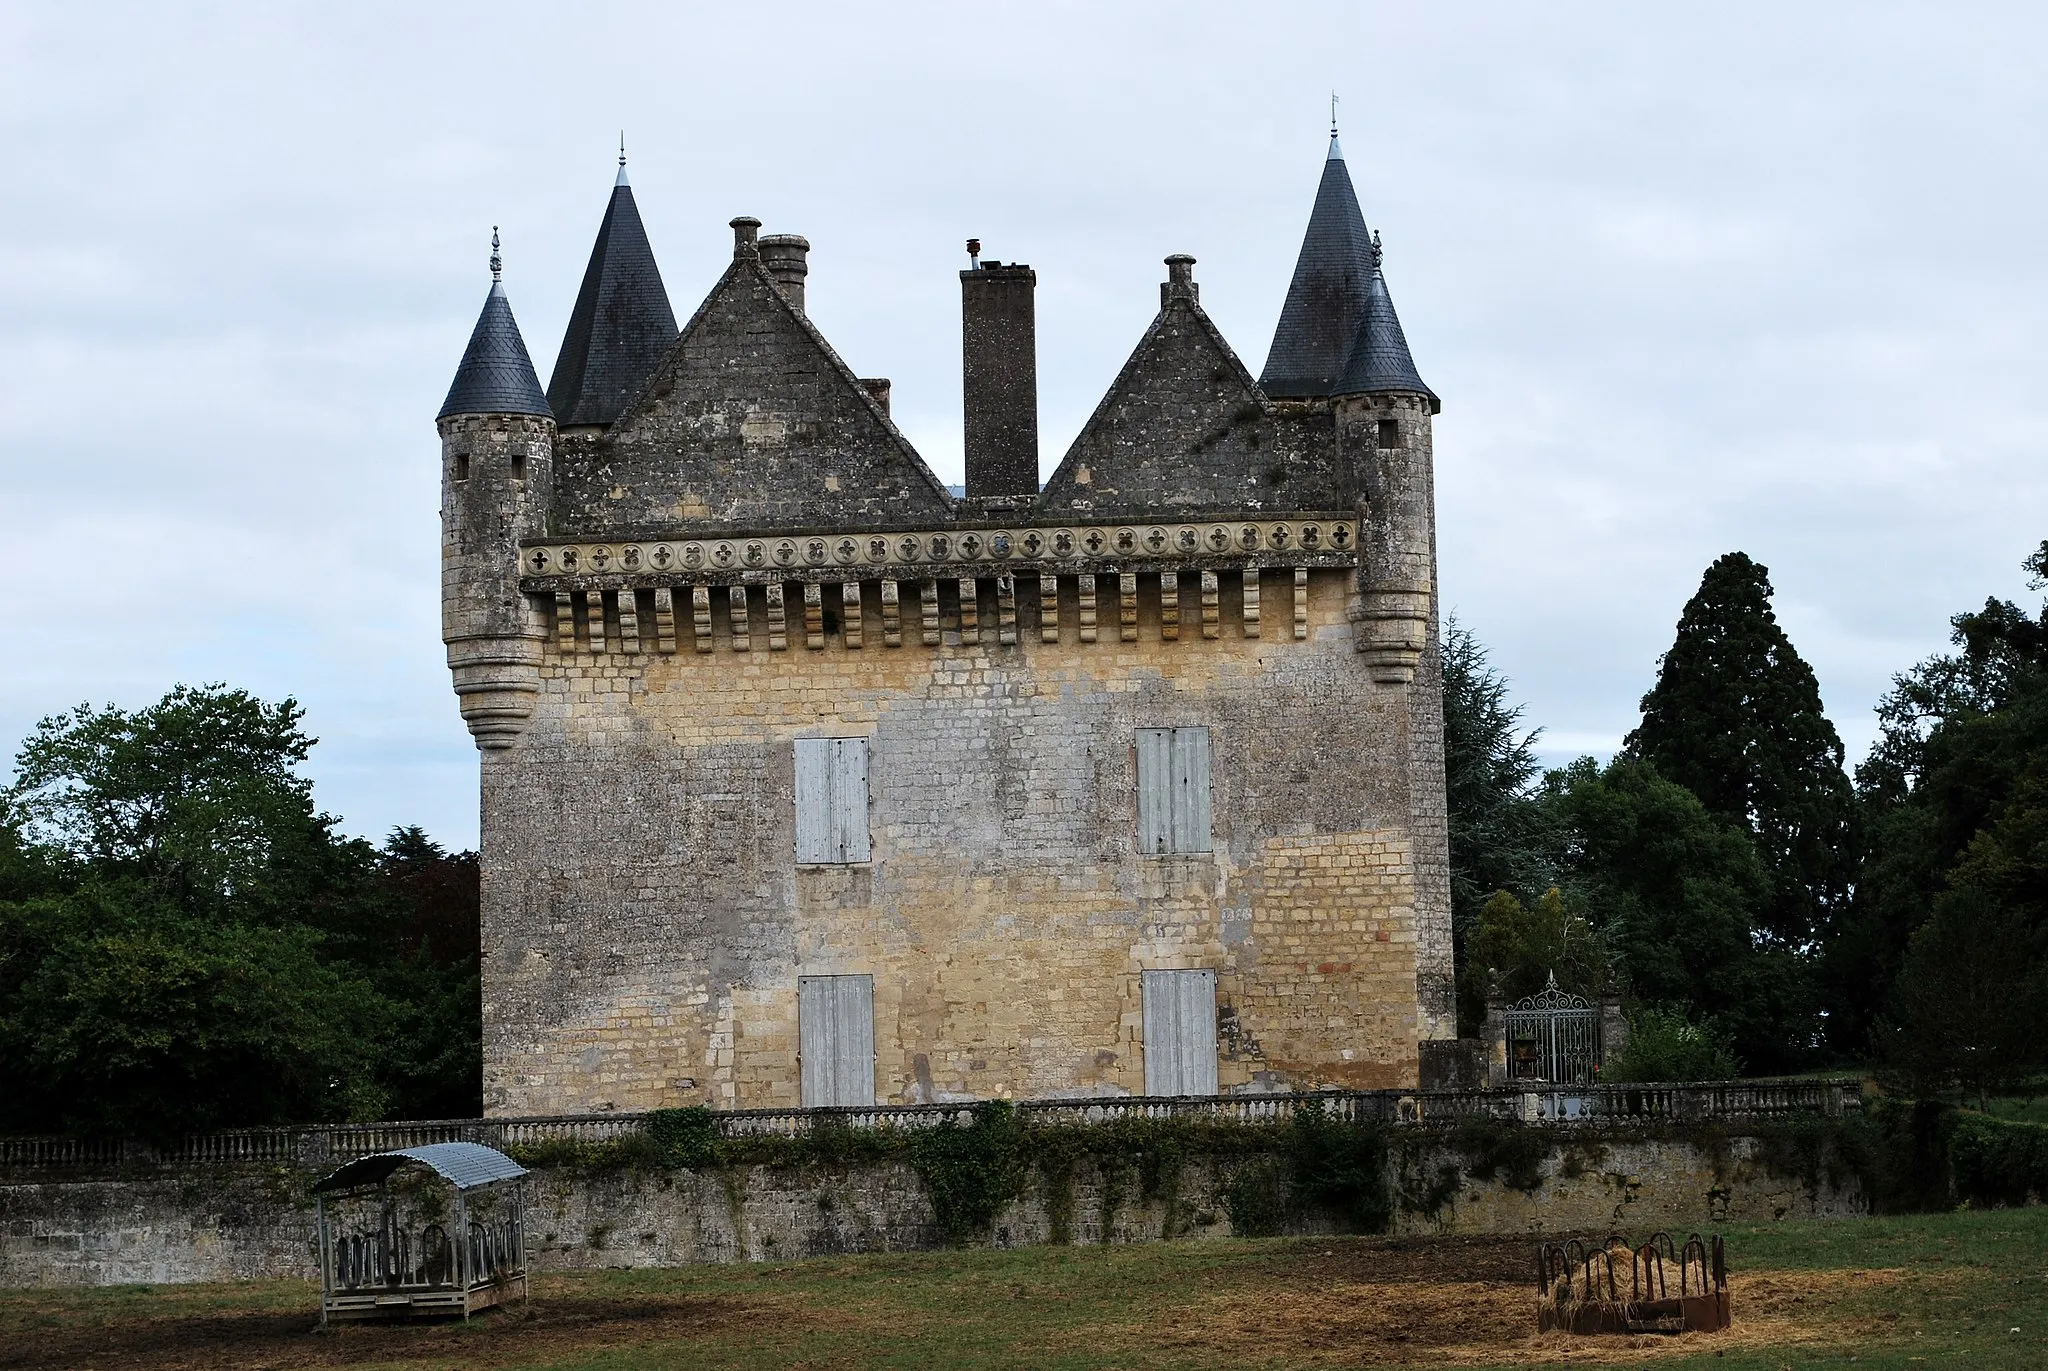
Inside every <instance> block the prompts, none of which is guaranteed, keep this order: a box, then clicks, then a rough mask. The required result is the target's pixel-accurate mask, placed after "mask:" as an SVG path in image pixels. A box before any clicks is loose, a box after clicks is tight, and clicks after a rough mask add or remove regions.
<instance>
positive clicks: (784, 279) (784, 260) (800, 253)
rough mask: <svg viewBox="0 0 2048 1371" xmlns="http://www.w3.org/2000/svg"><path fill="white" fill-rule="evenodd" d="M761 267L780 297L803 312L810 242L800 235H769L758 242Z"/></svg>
mask: <svg viewBox="0 0 2048 1371" xmlns="http://www.w3.org/2000/svg"><path fill="white" fill-rule="evenodd" d="M760 248H761V265H762V266H763V267H765V268H767V271H768V274H769V275H770V276H772V277H774V278H775V284H776V285H778V286H780V287H781V288H782V294H783V298H784V299H786V300H788V301H789V303H790V304H792V305H794V306H795V307H796V312H797V313H798V314H802V313H803V312H804V277H805V276H807V275H809V274H810V270H811V267H810V260H809V259H810V251H811V240H810V239H808V238H806V237H804V236H803V235H802V234H800V233H771V234H769V235H768V236H767V237H766V238H763V239H762V240H761V242H760Z"/></svg>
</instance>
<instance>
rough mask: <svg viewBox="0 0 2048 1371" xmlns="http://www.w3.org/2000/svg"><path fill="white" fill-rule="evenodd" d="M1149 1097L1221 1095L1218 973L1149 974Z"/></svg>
mask: <svg viewBox="0 0 2048 1371" xmlns="http://www.w3.org/2000/svg"><path fill="white" fill-rule="evenodd" d="M1144 1031H1145V1093H1146V1094H1147V1095H1213V1094H1215V1093H1216V973H1215V972H1213V971H1147V972H1146V973H1145V1024H1144Z"/></svg>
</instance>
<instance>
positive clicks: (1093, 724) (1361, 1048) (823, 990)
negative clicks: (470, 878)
mask: <svg viewBox="0 0 2048 1371" xmlns="http://www.w3.org/2000/svg"><path fill="white" fill-rule="evenodd" d="M758 229H759V225H758V223H757V222H756V221H754V220H752V219H746V218H742V219H736V220H734V221H733V230H734V243H733V257H732V262H731V265H730V266H729V267H728V268H727V269H726V270H725V272H724V274H723V275H722V276H721V277H720V278H719V279H718V281H717V283H716V284H715V285H714V286H712V288H711V291H710V293H709V295H707V296H706V297H705V299H704V302H703V303H702V304H701V305H700V306H699V307H698V308H697V311H696V313H695V314H694V315H693V316H692V317H691V318H690V319H689V321H688V322H687V323H686V324H685V325H684V326H683V327H682V328H681V330H680V332H679V331H678V330H677V328H676V323H675V317H674V315H673V313H672V311H671V309H670V306H669V302H668V298H667V295H666V292H665V289H664V287H663V284H662V280H661V276H660V273H659V271H658V270H657V268H656V266H655V261H654V256H653V253H652V252H651V250H650V249H649V247H648V243H647V237H646V234H645V232H644V230H643V229H642V226H641V222H640V218H639V214H638V211H637V209H636V207H635V205H634V201H633V195H632V190H631V188H630V187H629V185H628V184H627V181H626V177H625V171H624V166H623V159H622V161H621V169H620V173H619V179H618V184H617V186H616V188H615V189H614V191H613V195H612V200H611V203H610V206H609V208H608V209H607V211H606V213H605V218H604V221H603V225H602V227H601V229H600V231H599V235H598V241H597V245H596V247H595V249H594V250H593V252H592V254H591V259H590V265H589V268H588V271H587V273H586V275H585V277H584V281H583V287H582V291H581V292H580V294H579V295H578V297H577V301H576V306H575V310H574V313H573V315H572V317H571V319H570V323H569V327H568V330H567V336H566V337H565V339H564V341H563V346H562V351H561V355H560V356H559V357H558V359H557V361H556V365H555V372H554V378H553V383H552V384H551V385H550V386H549V388H548V389H547V390H546V391H545V392H543V391H542V389H541V387H540V384H539V380H538V378H537V376H536V375H535V373H534V370H533V366H532V363H531V362H530V361H529V360H528V355H527V352H526V348H525V345H524V343H523V342H522V340H521V338H520V335H519V331H518V328H517V326H516V324H515V323H514V322H513V319H512V314H511V309H510V306H509V304H508V302H507V299H506V296H505V292H504V288H503V285H502V284H501V283H500V282H499V280H498V277H499V268H498V262H497V259H496V256H495V249H494V255H493V260H492V276H493V284H492V286H491V292H490V295H489V297H488V299H487V300H486V302H485V305H484V310H483V314H482V317H481V318H480V319H479V320H478V322H477V326H476V331H475V334H474V336H473V337H472V338H471V340H470V345H469V349H468V351H467V352H466V353H465V355H464V357H463V360H462V364H461V367H460V369H459V371H458V372H457V374H456V378H455V382H454V385H453V386H452V387H451V389H450V391H449V394H448V400H447V403H446V404H445V405H444V406H443V407H442V410H441V414H440V419H439V427H440V433H441V442H442V453H443V498H442V528H443V542H442V552H443V561H442V566H443V575H442V593H443V624H444V628H443V637H444V639H445V641H446V643H447V647H448V660H449V665H450V668H451V670H452V672H453V675H454V681H455V689H456V693H457V696H458V698H459V700H460V702H461V708H462V714H463V717H464V719H465V720H466V721H467V722H468V724H469V727H470V729H471V731H472V733H473V734H474V735H475V737H476V741H477V745H478V747H479V748H480V749H481V750H482V834H483V837H482V859H483V919H484V927H483V946H484V1062H485V1066H484V1073H485V1080H484V1098H485V1107H486V1109H487V1110H488V1111H489V1112H491V1113H500V1114H502V1113H549V1112H580V1111H586V1110H603V1109H644V1108H655V1107H663V1106H671V1105H680V1104H710V1105H713V1106H716V1107H720V1108H757V1107H788V1106H794V1105H798V1104H871V1103H916V1102H933V1101H944V1100H958V1099H967V1098H987V1097H992V1096H1010V1097H1017V1098H1024V1097H1045V1096H1086V1095H1097V1094H1125V1093H1132V1094H1139V1093H1151V1094H1207V1093H1216V1092H1243V1091H1258V1090H1280V1089H1289V1088H1301V1087H1313V1086H1318V1085H1342V1086H1399V1085H1412V1084H1414V1083H1416V1081H1417V1079H1418V1072H1420V1073H1422V1074H1425V1075H1426V1074H1428V1073H1429V1071H1430V1070H1431V1061H1432V1057H1433V1053H1434V1052H1435V1051H1436V1050H1438V1049H1437V1048H1435V1047H1433V1046H1432V1045H1433V1044H1440V1043H1443V1042H1444V1040H1447V1039H1450V1038H1452V1037H1453V1035H1454V1032H1455V1029H1454V1027H1453V1005H1452V1001H1453V996H1452V966H1451V929H1450V892H1449V881H1448V872H1447V847H1446V837H1445V816H1444V770H1443V743H1442V688H1441V683H1440V679H1439V669H1438V656H1437V637H1436V634H1437V602H1436V553H1435V530H1434V512H1433V497H1432V476H1431V441H1430V432H1431V416H1432V415H1433V414H1435V412H1436V411H1437V408H1438V405H1437V400H1436V397H1435V396H1434V395H1433V394H1432V393H1431V392H1430V390H1429V389H1428V387H1427V386H1425V385H1424V384H1423V383H1422V380H1421V378H1420V377H1419V376H1418V375H1417V373H1416V370H1415V366H1414V363H1413V362H1412V360H1411V359H1410V356H1409V351H1408V346H1407V343H1406V341H1405V339H1404V338H1403V336H1402V332H1401V327H1400V323H1399V321H1398V319H1397V318H1396V317H1395V314H1394V309H1393V305H1392V302H1391V300H1390V298H1389V297H1388V294H1387V289H1386V282H1385V278H1384V276H1383V274H1382V271H1381V267H1380V253H1379V247H1378V242H1377V239H1376V238H1375V237H1369V236H1368V235H1367V233H1366V229H1365V225H1364V222H1363V219H1362V217H1361V215H1360V212H1359V208H1358V203H1357V200H1356V197H1355V196H1354V194H1353V191H1352V186H1351V182H1350V179H1349V176H1348V174H1347V172H1346V170H1345V164H1344V160H1343V157H1342V153H1341V151H1340V150H1339V148H1338V145H1337V143H1336V140H1335V137H1334V135H1333V136H1332V140H1331V145H1330V153H1329V158H1328V160H1327V161H1326V163H1325V166H1324V171H1323V179H1322V185H1321V187H1320V189H1319V191H1318V194H1317V198H1316V203H1315V208H1314V211H1313V214H1312V216H1311V220H1310V224H1309V228H1308V232H1307V235H1306V237H1305V239H1304V242H1303V246H1302V251H1301V256H1300V259H1299V262H1298V265H1297V267H1296V271H1295V275H1294V279H1293V282H1292V285H1291V286H1290V288H1289V291H1288V296H1287V299H1286V302H1285V305H1284V308H1283V311H1282V314H1281V319H1280V324H1279V328H1278V331H1277V333H1276V336H1275V338H1274V341H1273V345H1272V349H1271V352H1270V354H1269V358H1268V361H1267V364H1266V369H1265V373H1264V375H1263V376H1262V377H1261V378H1260V379H1257V380H1254V379H1253V377H1252V376H1251V374H1250V373H1249V372H1248V371H1247V370H1246V369H1245V367H1244V366H1243V364H1242V363H1241V362H1240V361H1239V360H1238V358H1237V355H1236V354H1235V353H1234V352H1233V351H1232V350H1231V348H1230V346H1229V345H1228V344H1227V343H1226V342H1225V341H1224V340H1223V338H1222V336H1221V335H1220V334H1219V333H1218V332H1217V330H1216V327H1215V325H1214V324H1213V323H1211V321H1210V319H1209V317H1208V315H1207V314H1205V313H1204V312H1203V310H1202V307H1201V303H1200V290H1199V287H1198V286H1197V284H1196V282H1195V280H1194V274H1193V270H1192V268H1193V259H1192V258H1190V257H1185V256H1174V257H1169V258H1167V260H1166V265H1167V280H1166V281H1165V283H1164V284H1163V285H1162V286H1161V287H1160V291H1159V313H1158V316H1157V317H1156V318H1155V319H1154V320H1153V322H1152V325H1151V327H1150V328H1148V329H1147V330H1146V331H1145V334H1144V336H1143V337H1142V338H1140V339H1139V340H1138V344H1137V347H1136V349H1135V350H1134V351H1133V353H1132V354H1131V358H1130V360H1129V361H1128V362H1127V363H1126V364H1125V366H1124V368H1123V370H1122V372H1121V373H1120V374H1119V375H1118V376H1117V377H1116V379H1115V380H1114V382H1113V383H1112V384H1111V385H1110V388H1109V392H1108V394H1107V395H1106V396H1104V398H1103V400H1102V402H1101V404H1100V405H1099V406H1098V407H1097V408H1096V410H1095V413H1094V414H1093V415H1092V416H1091V417H1090V418H1089V420H1088V422H1087V424H1086V426H1085V427H1084V428H1083V429H1082V431H1081V433H1080V436H1079V437H1078V438H1077V439H1075V441H1074V444H1073V446H1072V448H1071V449H1069V451H1068V452H1067V454H1066V456H1065V458H1064V460H1062V461H1061V462H1060V464H1059V466H1058V468H1057V469H1056V470H1055V471H1054V472H1053V473H1052V475H1051V477H1050V478H1049V479H1047V480H1046V481H1045V483H1044V485H1043V488H1041V487H1040V484H1039V477H1038V451H1037V448H1038V437H1037V413H1036V408H1037V401H1036V397H1037V380H1036V371H1035V368H1036V355H1035V339H1034V316H1033V308H1034V303H1033V302H1034V292H1035V287H1036V276H1035V275H1034V273H1033V272H1032V271H1031V270H1030V268H1028V267H1024V266H1020V265H1002V264H999V263H995V262H984V261H980V260H978V258H977V259H976V260H974V261H973V262H972V265H971V268H970V269H969V270H967V271H963V272H961V273H960V279H961V294H962V303H963V320H964V333H963V338H964V344H965V349H964V351H965V377H964V386H965V398H966V432H967V449H966V459H967V479H966V488H965V489H966V493H965V495H964V497H961V496H955V495H953V494H951V493H949V491H948V490H947V488H946V487H945V486H944V485H943V484H942V483H941V482H940V481H939V480H938V478H937V477H936V476H934V475H933V473H932V472H931V470H930V469H929V468H928V467H927V466H926V465H925V463H924V461H923V460H922V459H921V458H920V457H919V456H918V454H917V452H916V451H915V450H914V449H913V448H912V447H911V445H910V443H909V441H908V440H906V439H905V437H904V436H903V434H902V433H901V432H900V431H899V430H898V429H897V428H896V426H895V424H894V423H892V422H891V420H890V416H889V384H888V382H886V381H881V380H874V379H863V378H861V377H860V376H858V375H856V374H855V373H854V372H853V371H852V370H850V369H849V368H848V366H847V365H846V363H845V362H843V361H842V360H841V359H840V357H839V355H838V354H837V353H836V352H834V351H833V350H832V347H831V346H830V344H828V343H827V342H826V341H825V339H824V338H823V337H822V336H821V335H820V334H819V332H818V330H817V328H816V327H815V326H814V325H813V324H812V322H811V321H810V319H809V318H808V317H807V316H806V314H805V312H804V278H805V272H806V268H807V264H806V254H807V251H808V248H809V244H808V243H807V242H805V241H804V240H803V239H802V238H799V237H796V236H794V235H777V236H771V237H762V236H760V235H759V233H758ZM970 250H971V251H978V244H970ZM1446 1045H1447V1044H1446Z"/></svg>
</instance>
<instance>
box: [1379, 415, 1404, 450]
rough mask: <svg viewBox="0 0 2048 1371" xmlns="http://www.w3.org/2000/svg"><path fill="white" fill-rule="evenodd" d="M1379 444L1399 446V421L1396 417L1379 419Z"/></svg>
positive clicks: (1382, 445)
mask: <svg viewBox="0 0 2048 1371" xmlns="http://www.w3.org/2000/svg"><path fill="white" fill-rule="evenodd" d="M1380 446H1381V447H1399V446H1401V422H1400V420H1398V419H1382V420H1380Z"/></svg>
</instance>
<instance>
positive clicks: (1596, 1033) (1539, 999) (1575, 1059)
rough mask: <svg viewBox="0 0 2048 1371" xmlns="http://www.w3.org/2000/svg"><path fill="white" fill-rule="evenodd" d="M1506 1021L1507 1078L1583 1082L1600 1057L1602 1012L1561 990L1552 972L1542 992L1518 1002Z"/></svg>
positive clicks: (1507, 1013) (1507, 1015)
mask: <svg viewBox="0 0 2048 1371" xmlns="http://www.w3.org/2000/svg"><path fill="white" fill-rule="evenodd" d="M1502 1017H1504V1018H1505V1019H1506V1020H1507V1039H1508V1077H1509V1078H1510V1079H1511V1080H1518V1081H1531V1080H1533V1081H1555V1082H1559V1083H1564V1084H1583V1083H1585V1082H1589V1081H1591V1080H1592V1079H1593V1076H1594V1071H1595V1069H1596V1068H1597V1067H1598V1066H1599V1065H1600V1061H1601V1055H1602V1054H1601V1042H1600V1011H1599V1009H1598V1008H1596V1007H1595V1006H1593V1005H1590V1004H1588V1003H1586V1001H1585V1000H1584V999H1583V998H1582V997H1580V996H1578V995H1567V994H1565V993H1564V992H1563V991H1562V990H1559V989H1558V988H1557V973H1556V972H1552V973H1551V974H1550V979H1549V982H1548V984H1546V985H1545V986H1544V987H1543V989H1542V990H1540V991H1538V992H1537V993H1536V994H1534V995H1530V996H1528V997H1527V998H1525V999H1520V1000H1517V1001H1515V1003H1514V1004H1513V1005H1511V1006H1509V1007H1508V1009H1507V1011H1506V1012H1505V1013H1504V1015H1503V1016H1502Z"/></svg>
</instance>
